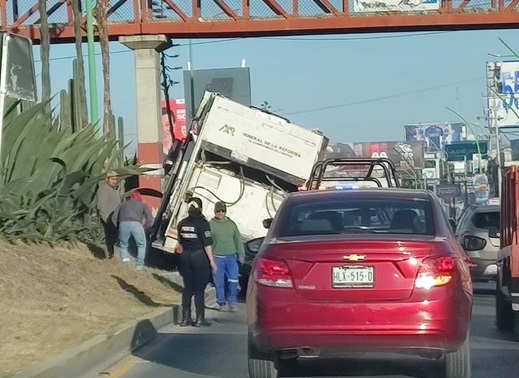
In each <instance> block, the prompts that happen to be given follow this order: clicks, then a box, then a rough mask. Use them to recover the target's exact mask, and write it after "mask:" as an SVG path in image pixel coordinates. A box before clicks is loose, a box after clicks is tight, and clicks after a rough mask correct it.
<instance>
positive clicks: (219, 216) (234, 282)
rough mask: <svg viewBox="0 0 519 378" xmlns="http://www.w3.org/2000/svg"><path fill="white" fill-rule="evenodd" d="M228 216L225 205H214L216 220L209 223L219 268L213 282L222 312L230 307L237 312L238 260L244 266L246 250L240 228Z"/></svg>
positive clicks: (218, 203)
mask: <svg viewBox="0 0 519 378" xmlns="http://www.w3.org/2000/svg"><path fill="white" fill-rule="evenodd" d="M226 215H227V206H226V205H225V203H223V202H217V203H216V204H215V205H214V218H213V219H211V221H210V222H209V225H210V227H211V235H212V238H213V254H214V258H215V261H216V266H217V270H216V273H215V274H214V275H213V280H214V286H215V288H216V302H217V303H218V305H219V306H220V310H223V309H224V308H225V305H228V306H229V310H230V311H235V310H236V302H237V301H238V300H237V292H238V274H239V268H238V260H239V261H240V263H242V264H243V261H244V259H245V250H244V248H243V240H242V237H241V234H240V231H239V230H238V226H236V223H234V222H233V221H232V220H231V219H229V218H228V217H227V216H226ZM226 283H227V287H226V285H225V284H226Z"/></svg>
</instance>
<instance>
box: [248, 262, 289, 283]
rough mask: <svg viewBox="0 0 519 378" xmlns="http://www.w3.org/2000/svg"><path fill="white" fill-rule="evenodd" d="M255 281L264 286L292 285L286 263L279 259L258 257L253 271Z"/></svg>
mask: <svg viewBox="0 0 519 378" xmlns="http://www.w3.org/2000/svg"><path fill="white" fill-rule="evenodd" d="M254 278H255V279H256V282H257V283H259V284H261V285H265V286H274V287H293V286H294V285H293V283H292V277H291V276H290V270H289V269H288V265H287V264H286V263H285V262H283V261H279V260H269V259H259V260H258V261H257V263H256V269H255V271H254Z"/></svg>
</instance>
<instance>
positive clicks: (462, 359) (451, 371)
mask: <svg viewBox="0 0 519 378" xmlns="http://www.w3.org/2000/svg"><path fill="white" fill-rule="evenodd" d="M445 378H470V337H469V336H468V335H467V337H466V339H465V341H464V342H463V344H462V345H461V347H460V348H459V349H458V350H457V351H455V352H450V353H446V354H445Z"/></svg>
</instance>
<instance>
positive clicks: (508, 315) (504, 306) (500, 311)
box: [496, 284, 515, 330]
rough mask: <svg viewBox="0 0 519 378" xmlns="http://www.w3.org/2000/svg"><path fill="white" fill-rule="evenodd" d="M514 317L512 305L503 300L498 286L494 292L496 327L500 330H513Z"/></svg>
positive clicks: (505, 299)
mask: <svg viewBox="0 0 519 378" xmlns="http://www.w3.org/2000/svg"><path fill="white" fill-rule="evenodd" d="M514 317H515V314H514V310H512V304H511V303H510V301H508V300H507V298H505V296H504V294H503V292H502V291H501V287H500V285H499V284H498V286H497V290H496V327H497V328H498V329H502V330H512V329H514Z"/></svg>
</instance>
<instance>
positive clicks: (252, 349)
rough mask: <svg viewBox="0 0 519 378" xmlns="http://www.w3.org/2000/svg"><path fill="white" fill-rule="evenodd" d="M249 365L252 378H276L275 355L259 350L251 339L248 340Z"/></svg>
mask: <svg viewBox="0 0 519 378" xmlns="http://www.w3.org/2000/svg"><path fill="white" fill-rule="evenodd" d="M247 351H248V365H249V377H250V378H276V377H277V375H278V374H277V369H276V365H275V363H274V355H273V354H269V353H263V352H260V351H259V350H258V348H257V347H256V346H255V345H254V343H253V342H252V340H251V339H250V337H249V340H248V348H247Z"/></svg>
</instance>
